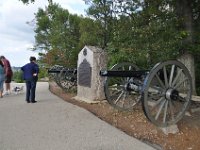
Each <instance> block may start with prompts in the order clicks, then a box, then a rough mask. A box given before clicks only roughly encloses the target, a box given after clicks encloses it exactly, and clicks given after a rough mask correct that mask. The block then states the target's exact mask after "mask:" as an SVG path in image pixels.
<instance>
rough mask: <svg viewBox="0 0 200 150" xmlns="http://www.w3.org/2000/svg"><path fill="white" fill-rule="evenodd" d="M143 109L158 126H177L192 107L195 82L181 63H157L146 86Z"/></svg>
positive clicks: (144, 87)
mask: <svg viewBox="0 0 200 150" xmlns="http://www.w3.org/2000/svg"><path fill="white" fill-rule="evenodd" d="M142 96H143V98H142V107H143V111H144V113H145V115H146V117H147V118H148V119H149V120H150V121H151V122H152V123H153V124H155V125H156V126H160V127H166V126H169V125H172V124H176V123H177V122H178V121H179V120H180V119H181V118H182V117H183V116H184V114H185V111H186V110H187V108H188V107H189V104H190V100H191V96H192V79H191V76H190V73H189V71H188V69H187V68H186V67H185V66H184V65H183V64H182V63H181V62H179V61H176V60H170V61H165V62H162V63H158V64H156V65H155V66H154V68H153V69H152V70H151V71H150V73H149V74H148V76H147V77H146V79H145V81H144V84H143V92H142Z"/></svg>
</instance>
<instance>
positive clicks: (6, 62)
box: [0, 56, 13, 95]
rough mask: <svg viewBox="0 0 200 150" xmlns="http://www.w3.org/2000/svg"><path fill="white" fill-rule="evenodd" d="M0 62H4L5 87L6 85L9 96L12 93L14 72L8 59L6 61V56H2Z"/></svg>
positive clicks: (6, 93) (6, 92)
mask: <svg viewBox="0 0 200 150" xmlns="http://www.w3.org/2000/svg"><path fill="white" fill-rule="evenodd" d="M0 60H1V61H2V62H3V65H4V68H5V85H6V91H5V95H8V94H10V93H11V90H10V83H11V80H12V76H13V72H12V68H11V65H10V62H9V60H8V59H6V58H5V57H4V56H0Z"/></svg>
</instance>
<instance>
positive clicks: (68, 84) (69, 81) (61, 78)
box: [48, 65, 77, 91]
mask: <svg viewBox="0 0 200 150" xmlns="http://www.w3.org/2000/svg"><path fill="white" fill-rule="evenodd" d="M48 74H49V77H50V78H51V79H53V80H54V81H55V82H56V83H57V85H58V86H60V87H61V88H62V89H64V90H67V91H69V90H72V91H76V88H77V69H76V68H67V67H63V66H60V65H54V66H53V67H51V68H50V69H48Z"/></svg>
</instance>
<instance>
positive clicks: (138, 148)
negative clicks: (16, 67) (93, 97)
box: [0, 82, 154, 150]
mask: <svg viewBox="0 0 200 150" xmlns="http://www.w3.org/2000/svg"><path fill="white" fill-rule="evenodd" d="M12 86H14V83H12ZM36 97H37V101H38V103H35V104H27V103H25V100H24V99H25V94H24V92H23V93H20V94H17V95H15V94H14V93H12V94H11V95H9V96H4V98H2V99H0V150H153V149H154V148H152V147H151V146H149V145H147V144H145V143H143V142H141V141H139V140H137V139H134V138H132V137H130V136H128V135H126V134H125V133H123V132H121V131H120V130H118V129H116V128H114V127H113V126H111V125H109V124H107V123H106V122H104V121H102V120H100V119H99V118H97V117H96V116H94V115H93V114H91V113H90V112H88V111H86V110H84V109H82V108H80V107H77V106H75V105H72V104H70V103H67V102H65V101H63V100H61V99H60V98H59V97H57V96H55V95H53V94H52V93H50V92H49V90H48V83H44V82H43V83H42V82H41V83H38V85H37V95H36Z"/></svg>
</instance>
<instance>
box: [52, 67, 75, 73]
mask: <svg viewBox="0 0 200 150" xmlns="http://www.w3.org/2000/svg"><path fill="white" fill-rule="evenodd" d="M61 72H62V73H73V74H76V73H77V69H72V68H65V69H61V70H58V69H50V70H48V73H61Z"/></svg>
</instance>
